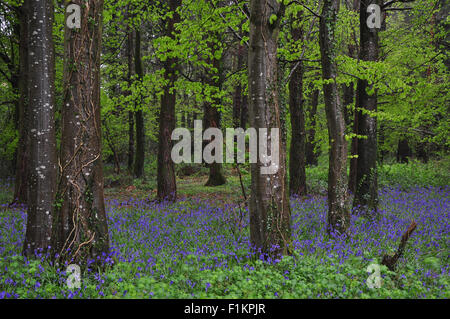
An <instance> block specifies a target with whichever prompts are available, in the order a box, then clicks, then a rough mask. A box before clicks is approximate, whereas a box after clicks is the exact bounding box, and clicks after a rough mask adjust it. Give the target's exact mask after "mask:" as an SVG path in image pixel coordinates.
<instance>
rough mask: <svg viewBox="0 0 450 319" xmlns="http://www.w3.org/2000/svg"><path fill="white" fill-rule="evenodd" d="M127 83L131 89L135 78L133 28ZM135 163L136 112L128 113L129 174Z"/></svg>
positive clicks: (129, 92)
mask: <svg viewBox="0 0 450 319" xmlns="http://www.w3.org/2000/svg"><path fill="white" fill-rule="evenodd" d="M127 65H128V71H127V82H128V87H131V84H132V76H133V71H134V70H133V32H132V31H131V28H130V27H129V26H127ZM125 95H127V96H129V95H131V91H130V90H127V92H125ZM133 161H134V112H133V111H129V112H128V165H127V168H128V172H129V173H130V174H132V173H133Z"/></svg>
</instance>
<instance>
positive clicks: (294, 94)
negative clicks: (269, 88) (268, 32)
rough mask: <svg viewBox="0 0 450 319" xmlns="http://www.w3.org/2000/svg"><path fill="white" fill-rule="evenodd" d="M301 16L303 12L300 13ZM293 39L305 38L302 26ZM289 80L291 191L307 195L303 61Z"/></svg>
mask: <svg viewBox="0 0 450 319" xmlns="http://www.w3.org/2000/svg"><path fill="white" fill-rule="evenodd" d="M298 18H301V14H298ZM291 34H292V40H293V41H298V40H301V39H302V38H303V30H302V29H301V28H300V27H297V28H294V29H292V30H291ZM294 68H295V70H293V72H292V75H291V78H290V80H289V112H290V114H291V128H292V137H291V148H290V157H289V191H290V195H298V196H304V195H306V191H307V190H306V158H305V151H306V127H305V114H304V107H303V105H304V98H303V75H304V68H303V62H301V61H299V62H298V64H296V65H294Z"/></svg>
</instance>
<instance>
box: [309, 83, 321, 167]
mask: <svg viewBox="0 0 450 319" xmlns="http://www.w3.org/2000/svg"><path fill="white" fill-rule="evenodd" d="M319 93H320V92H319V90H314V91H313V92H312V93H311V99H310V100H311V105H310V107H309V110H308V119H309V129H308V138H307V140H306V151H305V153H306V164H307V165H311V166H317V164H318V157H319V154H318V151H317V150H316V142H315V139H316V114H317V106H318V105H319Z"/></svg>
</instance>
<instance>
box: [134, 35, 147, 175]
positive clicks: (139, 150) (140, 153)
mask: <svg viewBox="0 0 450 319" xmlns="http://www.w3.org/2000/svg"><path fill="white" fill-rule="evenodd" d="M134 62H135V71H136V75H137V76H138V80H139V81H140V82H142V79H143V78H144V70H143V66H142V59H141V31H140V30H139V29H138V30H136V38H135V52H134ZM138 103H139V105H138V108H137V110H136V111H135V117H136V156H135V160H134V176H135V177H137V178H140V177H142V176H143V175H144V161H145V145H144V144H145V128H144V112H143V111H142V97H141V96H139V99H138Z"/></svg>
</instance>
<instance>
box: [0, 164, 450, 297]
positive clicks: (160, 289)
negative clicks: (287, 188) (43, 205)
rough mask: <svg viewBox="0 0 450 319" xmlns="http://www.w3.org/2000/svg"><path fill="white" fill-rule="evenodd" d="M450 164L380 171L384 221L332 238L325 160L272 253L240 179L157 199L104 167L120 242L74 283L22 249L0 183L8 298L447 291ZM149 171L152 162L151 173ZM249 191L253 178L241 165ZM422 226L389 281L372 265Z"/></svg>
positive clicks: (1, 278) (186, 187)
mask: <svg viewBox="0 0 450 319" xmlns="http://www.w3.org/2000/svg"><path fill="white" fill-rule="evenodd" d="M448 163H449V161H448V160H445V161H441V162H436V163H430V164H427V165H425V164H421V163H418V162H413V163H411V164H408V165H400V164H392V165H385V166H383V167H381V168H380V171H379V176H380V192H379V194H380V210H379V218H378V219H376V220H367V219H366V218H364V217H363V216H361V215H357V214H353V217H352V221H351V226H350V233H351V236H350V238H340V237H329V236H327V235H326V232H325V227H326V214H327V204H326V166H324V165H320V166H319V167H317V168H309V169H308V170H307V175H308V188H309V190H310V194H311V195H308V196H306V197H304V198H292V199H291V212H292V237H293V246H294V254H293V255H292V256H289V257H283V258H280V259H270V258H266V256H262V255H261V254H258V253H257V252H255V251H253V250H252V249H251V246H250V243H249V237H248V210H247V208H245V207H244V206H245V205H243V207H244V208H243V209H239V208H238V205H237V203H241V202H242V201H243V195H242V192H241V187H240V183H239V177H238V175H237V174H235V172H233V170H232V169H231V168H226V176H227V180H228V183H227V184H226V185H223V186H219V187H215V188H211V187H205V186H203V185H204V184H205V182H206V179H207V176H206V175H205V172H207V171H205V170H200V171H198V172H197V173H196V174H195V175H193V176H187V177H184V178H178V179H177V185H178V195H179V200H178V201H177V202H176V203H173V204H167V203H156V202H155V201H153V199H154V197H155V181H154V179H153V178H152V176H153V175H152V174H151V173H148V174H147V179H146V180H134V181H133V180H131V178H129V177H127V176H125V175H118V176H115V175H114V174H112V173H111V172H110V171H108V170H109V168H108V167H107V168H106V174H105V176H106V179H105V181H106V184H108V185H111V184H113V185H114V187H110V186H108V187H107V188H105V195H106V207H107V216H108V226H109V232H110V242H111V251H110V253H109V254H108V255H105V256H104V261H103V263H104V264H103V265H104V266H103V268H102V269H97V268H93V267H85V268H83V270H82V274H81V277H82V282H81V287H80V288H79V289H69V288H68V287H67V284H66V281H67V276H68V274H67V273H66V271H65V270H66V267H67V265H65V266H62V265H60V266H57V265H53V264H52V263H51V261H49V259H48V258H47V257H46V256H38V258H37V259H36V260H26V259H24V258H23V257H22V256H21V254H20V251H21V247H22V242H23V235H24V230H25V226H24V225H25V221H26V212H25V210H24V209H23V208H21V207H15V208H10V207H8V205H7V203H8V201H9V200H10V197H11V191H12V183H11V181H9V182H8V181H5V182H3V184H2V186H1V191H0V203H1V204H2V205H1V206H0V298H450V295H449V291H450V279H449V278H450V266H449V253H448V252H449V251H450V209H449V208H450V187H449V183H448V182H449V180H450V179H449V172H450V169H449V165H448ZM148 172H151V170H148ZM243 181H244V185H245V188H246V193H247V196H248V193H249V184H250V176H249V175H248V174H247V173H246V171H245V168H243ZM412 220H415V221H416V222H417V224H418V227H417V229H416V231H415V232H414V233H413V235H412V236H411V238H410V240H409V241H408V245H407V248H406V251H405V254H404V256H403V258H402V259H401V260H400V261H399V263H398V267H397V269H396V270H395V271H389V270H388V269H387V268H386V267H384V266H382V267H381V269H380V270H381V277H382V282H381V288H378V289H371V288H369V287H368V285H367V280H370V276H371V274H370V273H368V271H367V267H368V266H369V265H371V264H379V263H380V261H381V256H383V254H385V253H390V252H392V251H393V250H395V249H396V247H397V245H398V242H399V238H400V237H401V235H402V234H403V233H404V231H405V230H406V228H407V227H408V225H409V224H410V222H411V221H412Z"/></svg>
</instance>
